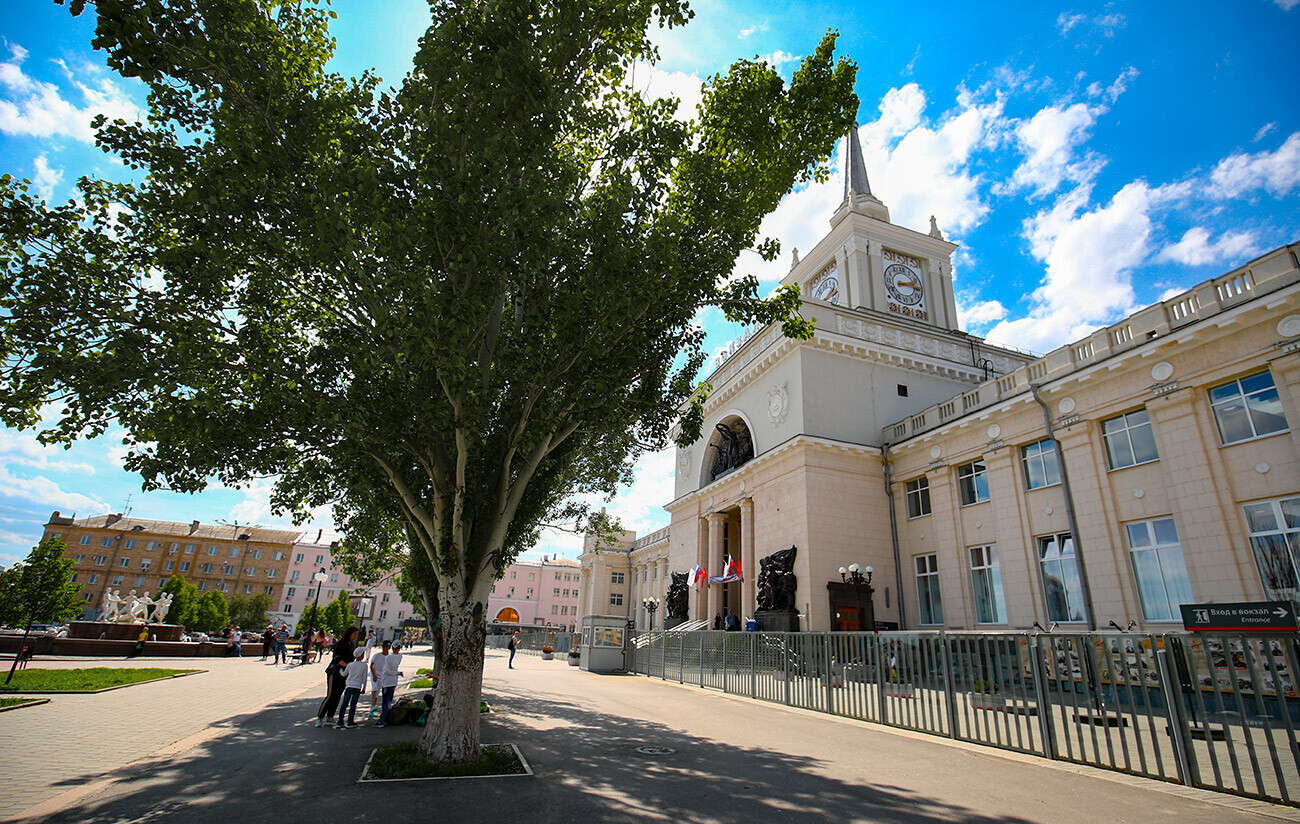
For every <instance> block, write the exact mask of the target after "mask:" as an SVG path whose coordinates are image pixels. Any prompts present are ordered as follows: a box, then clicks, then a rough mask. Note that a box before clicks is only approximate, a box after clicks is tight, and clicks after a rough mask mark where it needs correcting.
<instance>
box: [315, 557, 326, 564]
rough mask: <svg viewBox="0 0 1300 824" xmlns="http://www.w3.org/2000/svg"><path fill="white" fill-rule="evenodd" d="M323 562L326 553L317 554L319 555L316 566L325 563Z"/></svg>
mask: <svg viewBox="0 0 1300 824" xmlns="http://www.w3.org/2000/svg"><path fill="white" fill-rule="evenodd" d="M323 563H325V556H324V555H317V556H316V566H320V565H321V564H323Z"/></svg>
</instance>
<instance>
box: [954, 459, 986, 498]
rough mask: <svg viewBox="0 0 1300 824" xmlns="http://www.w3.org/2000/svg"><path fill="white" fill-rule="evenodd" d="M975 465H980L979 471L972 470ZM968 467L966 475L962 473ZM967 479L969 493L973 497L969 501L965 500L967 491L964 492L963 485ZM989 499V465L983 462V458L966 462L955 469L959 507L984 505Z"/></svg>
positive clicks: (964, 486) (964, 487)
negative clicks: (982, 490) (981, 487)
mask: <svg viewBox="0 0 1300 824" xmlns="http://www.w3.org/2000/svg"><path fill="white" fill-rule="evenodd" d="M976 464H979V465H980V467H981V468H980V469H979V470H976V469H975V468H974V467H975V465H976ZM968 467H969V468H970V472H969V473H968V474H967V473H965V472H964V471H965V470H966V469H967V468H968ZM968 478H969V479H971V489H970V491H971V493H972V495H973V496H974V497H973V500H969V501H968V500H966V491H967V490H966V485H965V481H966V480H967V479H968ZM981 479H982V480H983V482H984V497H983V498H981V497H980V480H981ZM989 499H990V494H989V465H988V463H986V462H985V460H984V457H983V456H982V455H981V456H980V457H978V458H976V459H975V460H973V461H968V462H967V463H964V464H962V465H961V466H959V467H957V501H958V503H959V505H960V506H975V505H976V504H984V503H988V502H989Z"/></svg>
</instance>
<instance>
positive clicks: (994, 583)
mask: <svg viewBox="0 0 1300 824" xmlns="http://www.w3.org/2000/svg"><path fill="white" fill-rule="evenodd" d="M970 578H971V586H972V587H973V588H974V590H975V620H976V621H977V622H979V623H981V624H1005V623H1006V622H1007V602H1006V600H1005V599H1004V598H1003V597H1002V567H1001V565H1000V564H999V563H998V546H997V544H989V545H988V546H977V547H972V548H971V549H970Z"/></svg>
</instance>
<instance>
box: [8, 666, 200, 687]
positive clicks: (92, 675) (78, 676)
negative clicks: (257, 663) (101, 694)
mask: <svg viewBox="0 0 1300 824" xmlns="http://www.w3.org/2000/svg"><path fill="white" fill-rule="evenodd" d="M188 672H199V670H192V669H161V668H159V667H89V668H87V669H50V670H46V669H25V670H18V671H17V672H15V673H14V680H13V681H10V682H9V683H8V684H0V692H50V691H55V690H102V689H104V688H105V687H120V686H123V685H125V684H137V683H139V682H141V681H152V680H153V679H155V678H169V677H171V676H173V675H179V674H181V673H188Z"/></svg>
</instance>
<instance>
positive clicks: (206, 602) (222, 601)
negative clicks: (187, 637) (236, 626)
mask: <svg viewBox="0 0 1300 824" xmlns="http://www.w3.org/2000/svg"><path fill="white" fill-rule="evenodd" d="M229 623H230V605H229V604H228V603H226V596H225V595H222V594H221V592H219V591H218V590H215V589H213V590H208V591H207V592H205V593H203V594H202V595H200V596H199V600H198V602H197V603H195V605H194V626H192V627H190V629H193V630H197V631H198V632H219V631H221V630H222V629H225V627H226V625H227V624H229Z"/></svg>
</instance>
